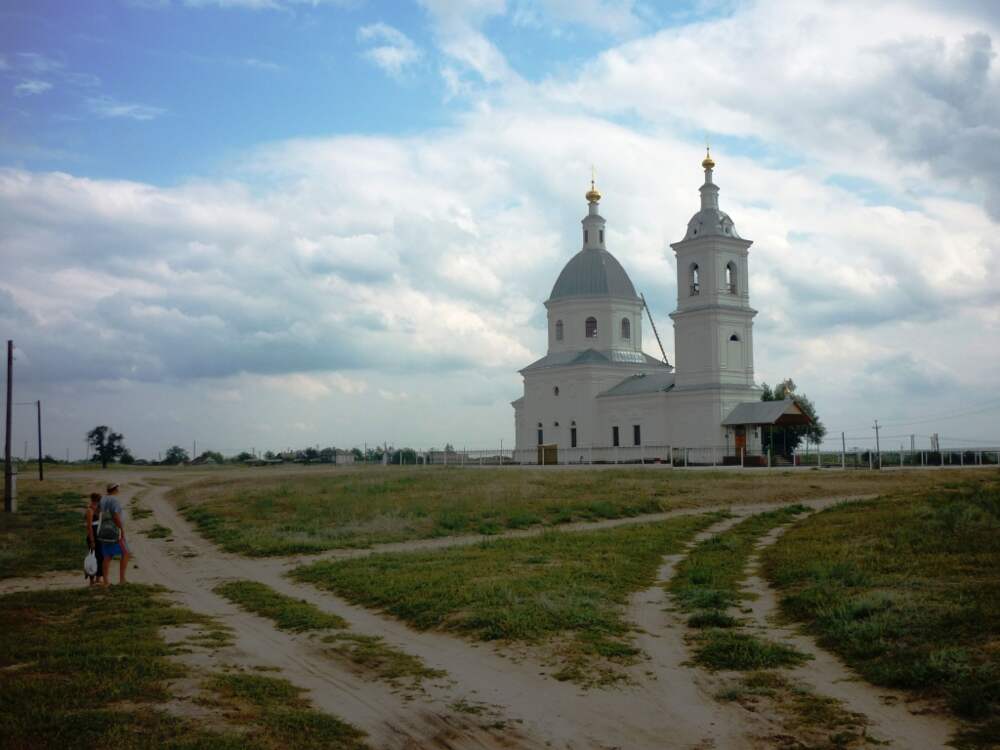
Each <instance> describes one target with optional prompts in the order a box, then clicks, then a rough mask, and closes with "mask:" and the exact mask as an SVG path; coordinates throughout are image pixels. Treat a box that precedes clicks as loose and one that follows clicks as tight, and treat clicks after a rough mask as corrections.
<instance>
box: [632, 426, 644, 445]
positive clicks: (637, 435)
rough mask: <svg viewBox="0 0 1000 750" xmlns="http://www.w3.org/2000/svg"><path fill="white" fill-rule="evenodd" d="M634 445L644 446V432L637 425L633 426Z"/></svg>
mask: <svg viewBox="0 0 1000 750" xmlns="http://www.w3.org/2000/svg"><path fill="white" fill-rule="evenodd" d="M632 445H642V430H641V429H640V426H639V425H637V424H634V425H632Z"/></svg>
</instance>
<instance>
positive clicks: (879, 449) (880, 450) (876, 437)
mask: <svg viewBox="0 0 1000 750" xmlns="http://www.w3.org/2000/svg"><path fill="white" fill-rule="evenodd" d="M874 429H875V453H876V454H878V467H879V468H880V469H881V468H882V449H881V448H879V444H878V420H877V419H876V420H875V427H874Z"/></svg>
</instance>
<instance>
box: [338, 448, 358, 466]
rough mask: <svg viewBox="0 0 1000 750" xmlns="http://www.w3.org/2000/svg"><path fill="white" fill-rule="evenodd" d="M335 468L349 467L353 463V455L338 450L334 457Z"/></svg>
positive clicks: (349, 452)
mask: <svg viewBox="0 0 1000 750" xmlns="http://www.w3.org/2000/svg"><path fill="white" fill-rule="evenodd" d="M335 463H336V464H337V466H350V465H351V464H353V463H354V453H353V452H351V451H342V450H338V451H337V455H336V457H335Z"/></svg>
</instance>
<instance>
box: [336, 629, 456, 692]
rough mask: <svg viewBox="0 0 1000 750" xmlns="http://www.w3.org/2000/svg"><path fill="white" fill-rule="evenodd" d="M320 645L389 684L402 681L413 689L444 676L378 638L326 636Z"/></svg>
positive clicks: (350, 635)
mask: <svg viewBox="0 0 1000 750" xmlns="http://www.w3.org/2000/svg"><path fill="white" fill-rule="evenodd" d="M323 642H324V643H327V644H329V645H330V648H329V649H328V650H329V651H330V652H332V653H334V654H336V655H338V656H341V657H344V658H346V659H347V660H348V661H349V662H351V663H352V664H354V665H356V666H358V667H360V668H361V669H362V670H364V671H366V672H370V673H372V674H374V675H375V676H376V677H377V678H378V679H380V680H385V681H386V682H389V683H390V684H399V683H400V682H401V681H402V680H404V679H405V680H408V681H409V683H410V684H411V685H414V686H415V685H417V684H419V683H420V682H421V681H422V680H425V679H434V678H438V677H445V676H446V675H447V673H446V672H444V671H442V670H440V669H431V668H430V667H428V666H427V665H426V664H424V662H423V660H422V659H420V658H418V657H416V656H412V655H411V654H407V653H404V652H403V651H400V650H399V649H396V648H393V647H392V646H389V645H388V644H387V643H386V642H385V639H383V638H382V637H380V636H373V635H359V634H357V633H335V634H332V635H328V636H325V637H324V638H323Z"/></svg>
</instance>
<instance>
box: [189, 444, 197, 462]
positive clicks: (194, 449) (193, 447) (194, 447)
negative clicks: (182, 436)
mask: <svg viewBox="0 0 1000 750" xmlns="http://www.w3.org/2000/svg"><path fill="white" fill-rule="evenodd" d="M196 458H198V441H197V440H192V441H191V460H192V461H194V460H195V459H196Z"/></svg>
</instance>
